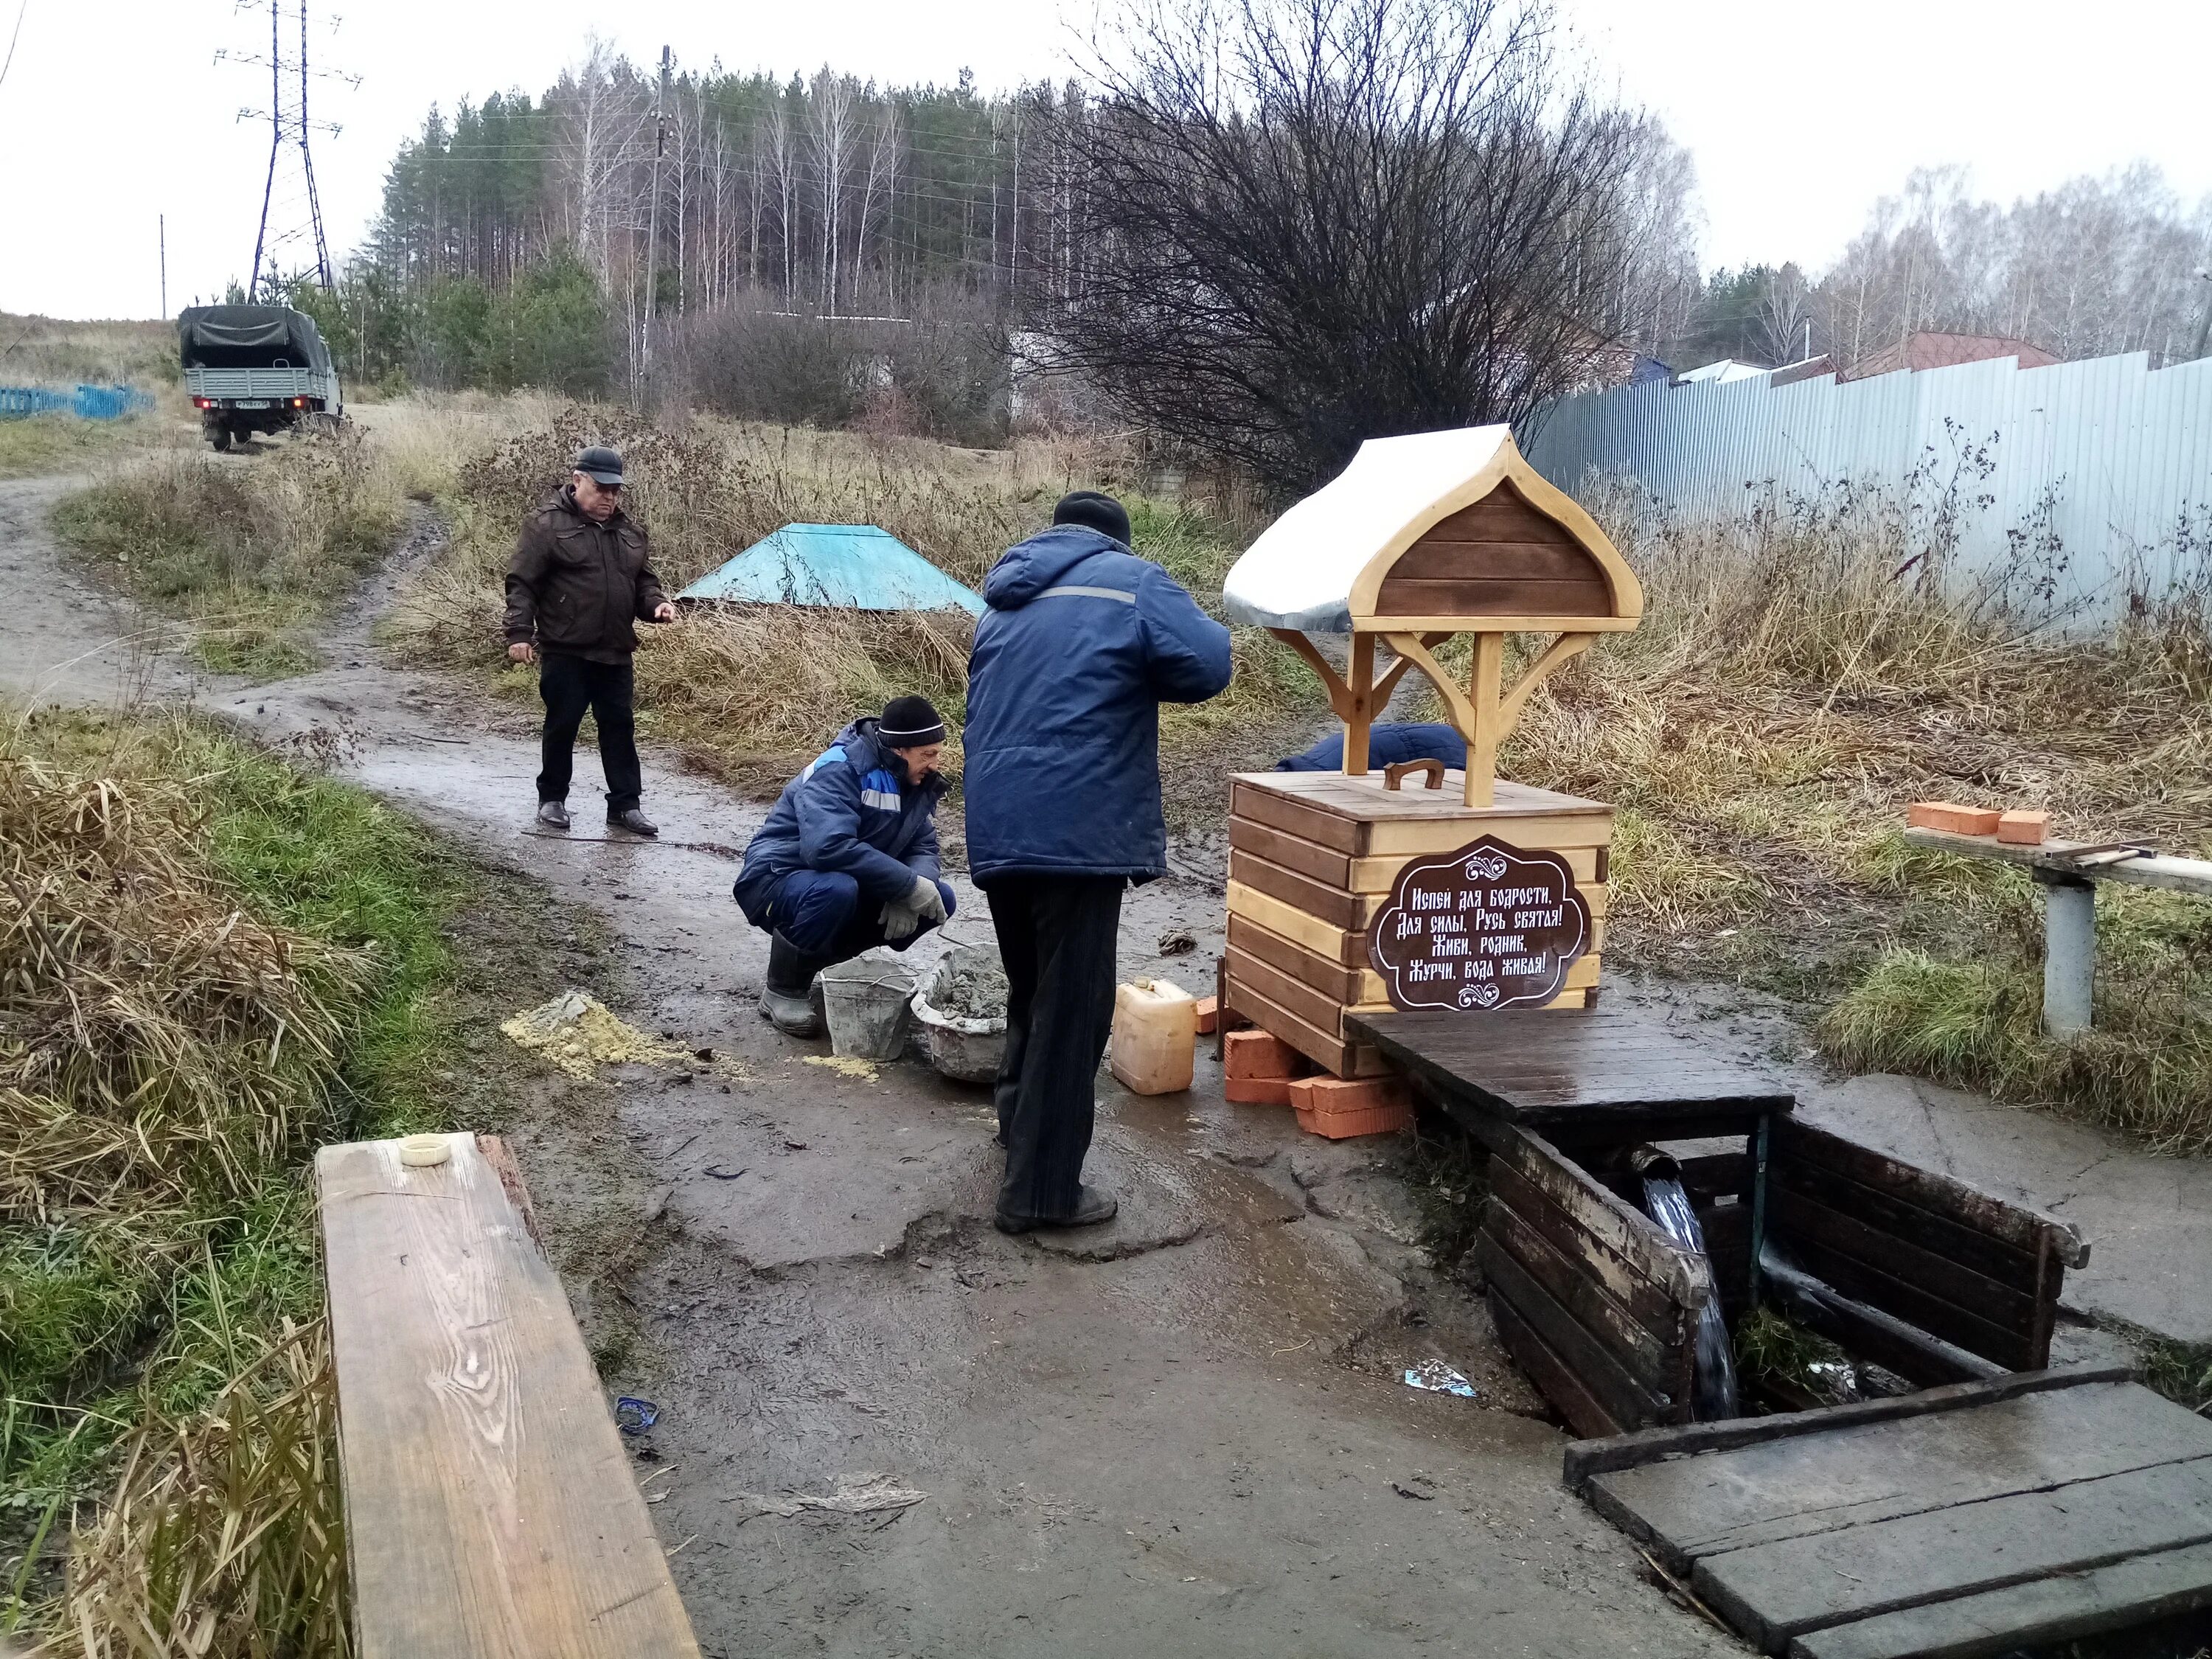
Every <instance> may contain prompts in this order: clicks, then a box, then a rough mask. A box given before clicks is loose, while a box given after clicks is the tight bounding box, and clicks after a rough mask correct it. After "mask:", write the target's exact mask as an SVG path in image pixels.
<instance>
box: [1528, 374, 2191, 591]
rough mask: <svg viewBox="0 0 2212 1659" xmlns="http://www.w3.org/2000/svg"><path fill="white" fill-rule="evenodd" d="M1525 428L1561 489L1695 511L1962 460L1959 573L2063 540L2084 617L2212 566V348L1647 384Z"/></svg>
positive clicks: (1755, 503) (1999, 566) (1568, 405)
mask: <svg viewBox="0 0 2212 1659" xmlns="http://www.w3.org/2000/svg"><path fill="white" fill-rule="evenodd" d="M1522 436H1523V439H1524V441H1523V442H1522V449H1523V451H1524V452H1525V453H1527V455H1528V459H1529V460H1530V462H1531V463H1532V464H1533V465H1534V466H1535V467H1536V469H1537V470H1538V471H1541V472H1542V473H1543V474H1544V476H1545V477H1548V478H1550V479H1551V480H1552V481H1553V483H1557V484H1558V485H1559V486H1560V487H1561V488H1562V489H1567V490H1569V491H1583V490H1586V489H1589V487H1590V486H1591V483H1592V475H1593V474H1601V475H1610V476H1613V477H1628V478H1632V479H1633V480H1635V481H1636V482H1637V483H1639V484H1640V485H1641V486H1642V487H1643V489H1644V491H1645V492H1646V493H1648V495H1650V498H1651V500H1652V501H1653V502H1654V503H1655V504H1656V505H1657V506H1658V507H1662V509H1665V510H1667V511H1669V512H1672V513H1675V514H1676V515H1678V516H1680V517H1683V518H1687V519H1693V520H1695V519H1703V520H1716V519H1721V518H1724V517H1728V516H1731V515H1737V514H1743V513H1749V512H1751V511H1753V510H1754V509H1755V508H1757V507H1760V506H1761V505H1763V504H1766V503H1770V502H1772V501H1776V500H1777V499H1778V498H1780V499H1784V500H1786V499H1787V498H1789V497H1792V496H1795V497H1798V498H1801V499H1810V498H1814V497H1816V496H1818V495H1820V494H1821V493H1822V492H1824V491H1828V490H1832V489H1836V488H1838V487H1839V486H1844V485H1851V486H1865V485H1869V484H1870V485H1872V486H1874V487H1875V488H1877V489H1886V490H1893V491H1896V492H1899V494H1902V493H1904V492H1905V491H1907V490H1909V489H1913V488H1916V487H1919V486H1922V485H1924V484H1926V483H1928V482H1929V480H1931V479H1932V480H1933V481H1934V482H1935V483H1936V485H1937V486H1938V487H1948V486H1949V485H1950V484H1951V483H1953V482H1954V481H1955V480H1957V479H1959V478H1960V477H1961V470H1962V469H1963V471H1964V476H1965V477H1966V484H1965V489H1964V495H1965V497H1966V501H1967V504H1968V507H1969V508H1970V511H1969V512H1968V513H1967V514H1966V518H1965V521H1964V523H1963V524H1962V525H1961V526H1960V535H1959V539H1958V546H1957V550H1956V552H1955V554H1954V562H1953V567H1952V568H1954V570H1957V571H1959V572H1960V573H1961V574H1966V575H1972V576H1976V577H1989V576H1994V575H1998V574H2002V572H2003V570H2004V569H2005V568H2006V566H2007V565H2008V563H2011V562H2014V561H2015V560H2017V559H2019V558H2021V556H2022V554H2021V548H2022V547H2023V546H2025V545H2027V544H2028V543H2029V542H2031V541H2033V542H2035V543H2037V544H2039V545H2040V546H2042V547H2044V548H2045V549H2050V548H2060V549H2063V576H2062V577H2061V582H2062V591H2061V592H2059V594H2058V595H2057V599H2058V600H2059V601H2060V603H2061V604H2062V605H2063V607H2064V608H2066V609H2068V610H2069V611H2072V612H2074V613H2075V614H2076V615H2082V614H2087V615H2098V614H2103V615H2110V614H2112V612H2113V611H2115V610H2116V609H2117V608H2118V606H2119V605H2123V604H2124V603H2125V602H2126V601H2127V600H2128V599H2130V597H2132V596H2142V597H2146V598H2148V599H2153V600H2156V599H2160V598H2161V597H2164V596H2166V595H2168V594H2171V593H2172V592H2174V591H2175V590H2177V589H2178V588H2186V589H2189V590H2190V591H2192V592H2202V591H2203V586H2204V585H2205V583H2206V580H2207V578H2208V575H2212V359H2205V360H2203V361H2200V362H2191V363H2182V364H2178V365H2176V366H2174V367H2172V368H2163V369H2160V370H2157V371H2156V372H2153V371H2152V370H2151V368H2150V366H2149V359H2148V357H2147V356H2144V355H2143V354H2142V353H2140V352H2137V353H2131V354H2130V355H2128V356H2120V357H2100V358H2097V359H2094V360H2093V361H2091V362H2077V363H2059V364H2054V365H2052V366H2051V367H2050V368H2029V369H2022V368H2018V367H2016V366H2015V360H2013V359H2012V358H2009V357H2007V358H2002V359H1999V360H1997V361H1996V362H1981V363H1965V364H1961V365H1960V366H1958V367H1957V368H1937V369H1927V370H1923V371H1919V372H1917V373H1899V374H1883V375H1879V376H1876V377H1875V378H1874V379H1871V380H1854V381H1850V382H1847V383H1841V384H1839V383H1838V382H1837V381H1836V380H1833V379H1832V378H1828V377H1825V376H1824V377H1822V378H1820V379H1818V380H1800V381H1797V382H1796V383H1794V384H1792V385H1789V386H1771V385H1770V384H1769V383H1768V382H1767V381H1766V380H1764V379H1760V380H1746V381H1738V382H1735V383H1732V384H1729V385H1717V386H1716V385H1692V386H1668V385H1666V384H1665V383H1664V382H1656V383H1653V384H1650V385H1647V386H1627V387H1624V388H1622V389H1620V390H1619V391H1614V392H1593V393H1590V394H1589V395H1586V396H1583V397H1578V398H1565V399H1563V400H1562V401H1560V402H1559V403H1557V404H1552V405H1550V406H1549V407H1548V408H1547V409H1545V410H1541V411H1540V412H1539V413H1538V415H1537V416H1535V417H1534V418H1533V419H1531V420H1530V421H1528V422H1525V423H1524V427H1523V434H1522ZM1984 498H1986V500H1984Z"/></svg>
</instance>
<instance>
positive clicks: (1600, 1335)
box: [1482, 1193, 1689, 1400]
mask: <svg viewBox="0 0 2212 1659" xmlns="http://www.w3.org/2000/svg"><path fill="white" fill-rule="evenodd" d="M1482 1225H1483V1228H1484V1230H1485V1231H1487V1232H1488V1233H1489V1234H1490V1236H1491V1237H1492V1238H1493V1239H1495V1240H1496V1241H1497V1242H1498V1248H1499V1249H1503V1250H1504V1251H1505V1252H1506V1253H1507V1254H1508V1255H1511V1256H1512V1258H1513V1259H1514V1261H1516V1262H1518V1263H1519V1264H1520V1265H1521V1267H1522V1271H1523V1272H1525V1273H1527V1274H1528V1276H1529V1278H1531V1279H1534V1280H1535V1281H1536V1283H1537V1284H1539V1285H1542V1286H1543V1287H1544V1289H1545V1291H1546V1292H1547V1293H1548V1294H1549V1295H1550V1297H1551V1298H1552V1300H1553V1301H1554V1302H1556V1303H1558V1304H1559V1306H1560V1307H1561V1308H1563V1309H1565V1310H1566V1311H1567V1313H1568V1314H1569V1315H1570V1316H1572V1318H1573V1319H1574V1322H1575V1323H1576V1324H1577V1325H1579V1326H1581V1327H1582V1328H1583V1330H1585V1331H1587V1332H1588V1333H1589V1334H1590V1336H1591V1337H1592V1338H1594V1339H1595V1340H1596V1341H1597V1342H1598V1344H1599V1345H1600V1346H1602V1347H1603V1348H1604V1349H1605V1350H1606V1351H1607V1352H1608V1353H1610V1354H1611V1355H1612V1356H1613V1358H1615V1359H1617V1360H1618V1361H1620V1366H1621V1369H1622V1370H1625V1371H1626V1372H1627V1373H1628V1374H1629V1375H1630V1376H1632V1377H1634V1378H1635V1379H1636V1380H1637V1381H1638V1383H1642V1384H1643V1385H1644V1387H1645V1388H1647V1389H1650V1390H1651V1391H1652V1392H1653V1393H1654V1394H1655V1395H1664V1396H1666V1397H1667V1398H1668V1399H1669V1400H1686V1399H1687V1398H1688V1397H1689V1376H1688V1359H1689V1344H1688V1342H1687V1341H1686V1340H1685V1336H1684V1332H1683V1326H1682V1322H1681V1320H1680V1316H1679V1314H1676V1317H1674V1319H1673V1320H1671V1321H1668V1323H1670V1324H1671V1325H1672V1327H1673V1328H1672V1330H1671V1331H1669V1332H1668V1333H1667V1334H1664V1335H1662V1334H1661V1333H1660V1332H1657V1331H1654V1330H1651V1329H1648V1328H1645V1326H1644V1323H1643V1322H1641V1321H1640V1320H1638V1319H1637V1318H1636V1317H1635V1316H1634V1315H1632V1313H1630V1311H1629V1310H1627V1309H1626V1308H1625V1307H1624V1306H1622V1305H1621V1304H1620V1303H1619V1302H1617V1301H1615V1300H1614V1299H1613V1297H1612V1295H1611V1294H1610V1293H1609V1292H1608V1291H1607V1290H1606V1289H1605V1287H1604V1286H1603V1285H1601V1284H1600V1283H1599V1282H1598V1279H1597V1278H1596V1276H1595V1274H1594V1273H1591V1272H1589V1269H1588V1268H1587V1267H1586V1266H1585V1265H1584V1264H1583V1263H1582V1262H1580V1261H1577V1260H1576V1259H1575V1258H1574V1257H1572V1256H1571V1255H1567V1254H1566V1253H1565V1251H1563V1250H1560V1249H1558V1248H1556V1247H1555V1246H1554V1245H1553V1243H1551V1241H1550V1240H1549V1239H1547V1238H1546V1237H1544V1236H1543V1235H1542V1234H1541V1233H1540V1232H1538V1231H1536V1229H1535V1228H1534V1227H1533V1226H1531V1225H1529V1224H1528V1222H1526V1221H1524V1220H1523V1219H1522V1218H1521V1217H1520V1216H1518V1215H1516V1213H1515V1212H1514V1211H1513V1207H1512V1206H1510V1205H1509V1204H1508V1203H1506V1201H1505V1200H1504V1198H1502V1197H1501V1196H1499V1195H1498V1194H1496V1193H1492V1194H1491V1195H1490V1198H1489V1200H1487V1201H1486V1204H1485V1205H1484V1206H1483V1219H1482ZM1668 1312H1669V1313H1676V1310H1674V1309H1671V1308H1670V1309H1669V1310H1668Z"/></svg>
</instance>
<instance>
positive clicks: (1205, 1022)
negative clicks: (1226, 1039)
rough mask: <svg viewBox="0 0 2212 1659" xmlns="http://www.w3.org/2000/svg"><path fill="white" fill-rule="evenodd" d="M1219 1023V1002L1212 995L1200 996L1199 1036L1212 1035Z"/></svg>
mask: <svg viewBox="0 0 2212 1659" xmlns="http://www.w3.org/2000/svg"><path fill="white" fill-rule="evenodd" d="M1220 1023H1221V1008H1220V1006H1219V1004H1218V1002H1216V1000H1214V999H1213V998H1212V997H1200V999H1199V1000H1198V1034H1199V1036H1212V1035H1213V1033H1214V1030H1215V1028H1216V1027H1217V1026H1218V1025H1219V1024H1220Z"/></svg>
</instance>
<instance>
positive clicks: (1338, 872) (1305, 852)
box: [1229, 816, 1352, 892]
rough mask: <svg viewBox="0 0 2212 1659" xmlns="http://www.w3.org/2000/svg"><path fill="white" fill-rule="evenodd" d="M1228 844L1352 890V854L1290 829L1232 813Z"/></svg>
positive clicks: (1324, 882) (1323, 881)
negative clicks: (1295, 834)
mask: <svg viewBox="0 0 2212 1659" xmlns="http://www.w3.org/2000/svg"><path fill="white" fill-rule="evenodd" d="M1229 844H1230V846H1231V847H1232V848H1238V849H1239V850H1241V851H1243V852H1247V853H1250V854H1254V855H1255V856H1256V857H1259V858H1263V859H1265V860H1267V862H1268V863H1270V864H1275V865H1280V866H1282V867H1283V868H1284V869H1285V870H1293V871H1296V872H1297V873H1298V874H1299V875H1302V876H1304V877H1305V878H1308V879H1309V880H1311V881H1318V882H1321V883H1322V884H1325V885H1327V886H1330V887H1340V888H1342V889H1343V890H1345V891H1346V892H1350V891H1351V890H1352V858H1351V855H1350V854H1346V853H1340V852H1338V851H1337V850H1336V849H1335V848H1331V847H1323V846H1322V845H1321V844H1320V843H1319V842H1310V841H1308V840H1306V839H1305V837H1304V836H1294V835H1292V834H1291V832H1290V831H1289V830H1287V829H1270V828H1269V827H1268V826H1267V825H1266V824H1264V823H1256V822H1255V821H1254V820H1252V819H1250V818H1241V817H1234V816H1232V817H1231V818H1230V820H1229Z"/></svg>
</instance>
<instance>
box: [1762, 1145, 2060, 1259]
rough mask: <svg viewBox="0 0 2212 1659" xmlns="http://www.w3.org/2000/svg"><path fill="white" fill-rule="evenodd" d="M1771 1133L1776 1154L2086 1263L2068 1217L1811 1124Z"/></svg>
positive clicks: (2017, 1243) (2030, 1248)
mask: <svg viewBox="0 0 2212 1659" xmlns="http://www.w3.org/2000/svg"><path fill="white" fill-rule="evenodd" d="M1774 1134H1775V1139H1774V1146H1773V1151H1774V1153H1775V1155H1776V1156H1778V1157H1783V1158H1802V1160H1804V1161H1805V1162H1806V1163H1808V1164H1820V1165H1821V1166H1822V1167H1824V1168H1826V1169H1830V1170H1834V1171H1836V1173H1838V1175H1843V1176H1849V1177H1850V1179H1851V1180H1853V1181H1856V1182H1859V1184H1860V1185H1862V1186H1865V1187H1871V1188H1874V1189H1875V1191H1877V1192H1881V1193H1887V1194H1891V1195H1892V1196H1893V1197H1896V1198H1899V1199H1903V1200H1905V1201H1906V1202H1908V1203H1911V1204H1916V1205H1917V1206H1920V1207H1921V1208H1922V1209H1923V1210H1932V1211H1934V1212H1936V1214H1938V1215H1942V1216H1948V1217H1949V1218H1951V1219H1952V1220H1954V1221H1956V1222H1959V1223H1960V1224H1962V1225H1966V1226H1970V1227H1972V1228H1973V1229H1975V1230H1976V1231H1978V1232H1982V1233H1985V1234H1987V1235H1988V1236H1989V1237H1992V1238H1996V1239H2001V1240H2002V1241H2003V1242H2004V1243H2008V1244H2010V1245H2012V1246H2013V1247H2014V1248H2015V1249H2021V1250H2025V1251H2027V1253H2028V1254H2029V1255H2034V1254H2036V1253H2037V1252H2039V1250H2041V1249H2043V1248H2044V1246H2045V1243H2049V1244H2050V1246H2051V1248H2052V1249H2055V1250H2056V1251H2057V1255H2058V1259H2059V1260H2060V1261H2063V1262H2064V1263H2065V1264H2066V1265H2067V1266H2068V1267H2087V1266H2088V1265H2089V1247H2088V1246H2087V1244H2086V1243H2083V1242H2082V1239H2081V1230H2080V1229H2079V1228H2077V1227H2076V1226H2075V1225H2074V1224H2073V1223H2072V1222H2070V1221H2061V1220H2059V1219H2058V1218H2057V1217H2056V1216H2049V1215H2044V1214H2042V1213H2041V1212H2038V1211H2035V1210H2031V1209H2028V1208H2027V1206H2023V1205H2020V1204H2015V1203H2013V1202H2012V1201H2011V1200H2008V1199H2002V1198H1999V1197H1998V1196H1997V1195H1996V1194H1994V1193H1985V1192H1984V1191H1982V1189H1981V1188H1978V1187H1973V1186H1969V1185H1968V1184H1967V1183H1966V1182H1963V1181H1960V1180H1959V1179H1958V1178H1957V1177H1955V1176H1947V1175H1938V1174H1937V1173H1936V1171H1935V1170H1923V1169H1919V1168H1917V1167H1916V1166H1915V1165H1913V1164H1906V1163H1904V1162H1903V1161H1901V1160H1900V1159H1898V1158H1891V1157H1889V1156H1888V1155H1887V1154H1886V1153H1883V1152H1875V1151H1874V1150H1872V1149H1871V1148H1870V1147H1866V1146H1860V1145H1859V1144H1858V1143H1857V1142H1856V1141H1851V1140H1846V1139H1844V1137H1843V1136H1841V1135H1838V1134H1834V1133H1830V1132H1829V1131H1827V1130H1826V1129H1816V1128H1814V1127H1813V1126H1812V1125H1811V1124H1809V1123H1801V1122H1796V1121H1791V1122H1788V1123H1778V1124H1776V1125H1775V1130H1774Z"/></svg>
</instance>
